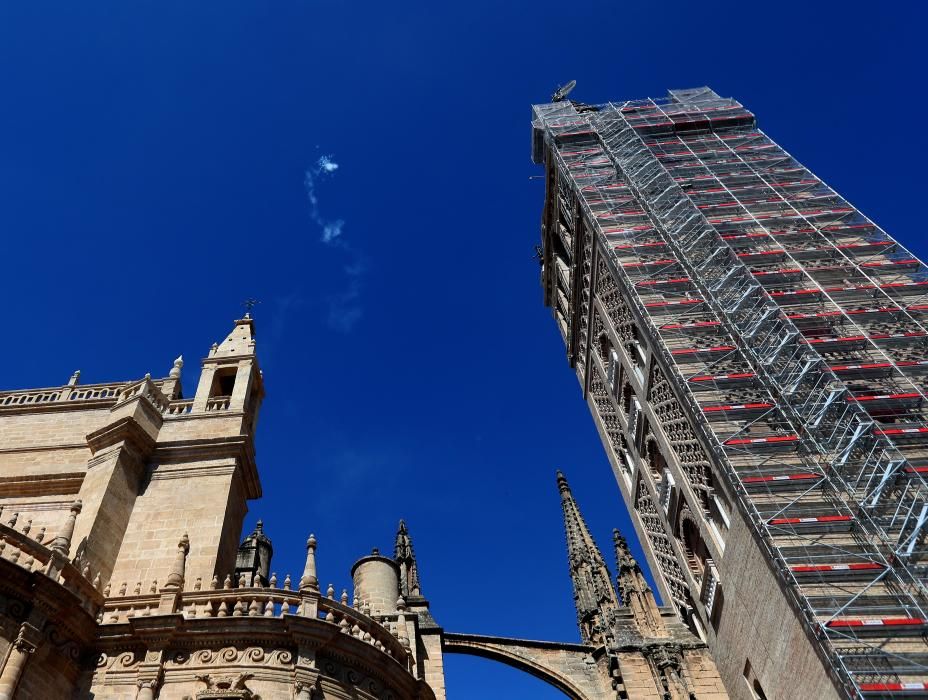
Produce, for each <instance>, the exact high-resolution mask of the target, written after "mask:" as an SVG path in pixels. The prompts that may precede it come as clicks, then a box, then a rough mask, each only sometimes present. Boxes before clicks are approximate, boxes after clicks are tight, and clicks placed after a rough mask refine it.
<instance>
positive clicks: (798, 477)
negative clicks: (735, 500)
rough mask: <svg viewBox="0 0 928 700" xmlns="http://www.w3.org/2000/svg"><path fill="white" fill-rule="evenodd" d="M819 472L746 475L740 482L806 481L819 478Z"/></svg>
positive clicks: (820, 476)
mask: <svg viewBox="0 0 928 700" xmlns="http://www.w3.org/2000/svg"><path fill="white" fill-rule="evenodd" d="M821 478H822V475H821V474H807V473H800V474H778V475H776V476H746V477H744V478H743V479H742V480H741V483H742V484H770V483H785V482H795V481H800V482H807V481H814V480H816V479H821Z"/></svg>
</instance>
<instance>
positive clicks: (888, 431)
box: [873, 427, 928, 435]
mask: <svg viewBox="0 0 928 700" xmlns="http://www.w3.org/2000/svg"><path fill="white" fill-rule="evenodd" d="M873 432H874V434H876V435H924V434H926V433H928V428H926V427H921V428H874V430H873Z"/></svg>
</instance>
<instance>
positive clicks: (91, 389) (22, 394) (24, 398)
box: [0, 375, 232, 418]
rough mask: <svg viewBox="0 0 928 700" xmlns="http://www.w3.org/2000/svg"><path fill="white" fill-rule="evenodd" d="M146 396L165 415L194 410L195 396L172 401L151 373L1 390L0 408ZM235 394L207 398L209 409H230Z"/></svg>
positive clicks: (211, 410)
mask: <svg viewBox="0 0 928 700" xmlns="http://www.w3.org/2000/svg"><path fill="white" fill-rule="evenodd" d="M139 395H143V396H144V397H145V398H147V399H148V400H149V402H150V403H151V404H152V406H154V408H155V409H156V410H157V411H158V412H160V413H161V414H163V415H164V416H165V417H172V418H173V417H180V416H186V415H188V414H190V413H192V412H193V399H175V400H171V399H170V398H168V397H167V396H165V394H164V393H163V392H162V391H161V388H160V387H159V386H158V384H156V383H155V382H154V381H152V379H151V377H150V376H149V375H145V378H143V379H140V380H138V381H135V382H119V383H115V384H87V385H77V384H74V385H71V384H69V385H67V386H63V387H51V388H47V389H27V390H23V391H2V392H0V410H2V409H5V408H7V409H16V408H29V407H33V406H61V405H63V404H68V403H76V402H84V401H87V402H89V401H100V402H104V403H105V404H106V405H112V404H117V403H122V402H124V401H128V400H129V399H132V398H134V397H136V396H139ZM231 404H232V397H231V396H215V397H213V398H211V399H207V401H206V411H208V412H211V413H212V412H217V411H228V410H229V408H230V406H231Z"/></svg>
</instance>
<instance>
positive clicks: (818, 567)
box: [789, 561, 886, 574]
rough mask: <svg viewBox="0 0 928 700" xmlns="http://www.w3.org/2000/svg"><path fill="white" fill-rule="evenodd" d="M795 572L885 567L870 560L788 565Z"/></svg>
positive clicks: (878, 569) (875, 569) (873, 569)
mask: <svg viewBox="0 0 928 700" xmlns="http://www.w3.org/2000/svg"><path fill="white" fill-rule="evenodd" d="M789 568H790V570H791V571H792V572H793V573H796V574H811V573H815V572H819V571H820V572H823V573H824V572H839V571H881V570H883V569H885V568H886V567H885V566H883V565H882V564H877V563H875V562H872V561H868V562H859V563H856V564H797V565H794V566H791V567H789Z"/></svg>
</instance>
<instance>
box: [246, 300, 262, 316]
mask: <svg viewBox="0 0 928 700" xmlns="http://www.w3.org/2000/svg"><path fill="white" fill-rule="evenodd" d="M260 303H261V302H260V301H258V300H257V299H255V298H254V297H248V298H247V299H245V301H243V302H242V306H244V307H245V318H251V310H252V309H253V308H255V307H256V306H257V305H258V304H260Z"/></svg>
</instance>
